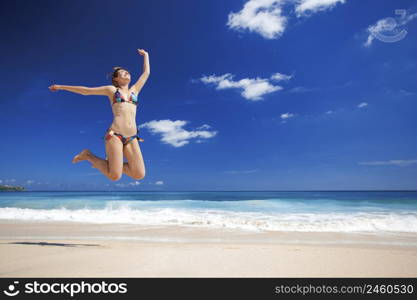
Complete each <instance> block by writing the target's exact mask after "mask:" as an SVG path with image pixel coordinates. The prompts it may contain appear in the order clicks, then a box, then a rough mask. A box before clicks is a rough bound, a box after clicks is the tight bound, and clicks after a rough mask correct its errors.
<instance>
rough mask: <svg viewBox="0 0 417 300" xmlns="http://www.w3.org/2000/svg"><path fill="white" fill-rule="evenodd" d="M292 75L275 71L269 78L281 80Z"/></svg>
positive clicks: (287, 78) (288, 78)
mask: <svg viewBox="0 0 417 300" xmlns="http://www.w3.org/2000/svg"><path fill="white" fill-rule="evenodd" d="M292 77H293V75H285V74H282V73H278V72H277V73H275V74H272V76H271V79H272V80H277V81H281V80H290V79H291V78H292Z"/></svg>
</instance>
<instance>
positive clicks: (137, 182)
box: [129, 181, 140, 185]
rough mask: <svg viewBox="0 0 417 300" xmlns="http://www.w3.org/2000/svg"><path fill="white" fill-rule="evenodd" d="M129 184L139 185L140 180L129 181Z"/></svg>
mask: <svg viewBox="0 0 417 300" xmlns="http://www.w3.org/2000/svg"><path fill="white" fill-rule="evenodd" d="M129 184H130V185H140V181H134V182H129Z"/></svg>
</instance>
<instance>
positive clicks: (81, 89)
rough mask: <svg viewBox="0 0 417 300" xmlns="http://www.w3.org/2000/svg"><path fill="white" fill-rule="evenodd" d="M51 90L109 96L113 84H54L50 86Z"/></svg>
mask: <svg viewBox="0 0 417 300" xmlns="http://www.w3.org/2000/svg"><path fill="white" fill-rule="evenodd" d="M49 89H50V90H51V91H58V90H64V91H69V92H73V93H77V94H81V95H103V96H107V95H109V94H110V93H111V92H112V89H111V85H105V86H99V87H94V88H90V87H86V86H74V85H60V84H54V85H51V86H50V87H49Z"/></svg>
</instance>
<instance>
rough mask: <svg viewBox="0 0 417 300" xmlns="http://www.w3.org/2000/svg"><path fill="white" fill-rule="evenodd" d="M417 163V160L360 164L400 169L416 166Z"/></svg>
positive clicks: (362, 163) (361, 163)
mask: <svg viewBox="0 0 417 300" xmlns="http://www.w3.org/2000/svg"><path fill="white" fill-rule="evenodd" d="M416 163H417V159H411V160H386V161H365V162H359V164H360V165H369V166H400V167H404V166H409V165H412V164H416Z"/></svg>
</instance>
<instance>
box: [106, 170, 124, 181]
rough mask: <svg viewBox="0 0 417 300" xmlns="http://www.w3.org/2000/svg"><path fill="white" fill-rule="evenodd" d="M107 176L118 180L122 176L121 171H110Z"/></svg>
mask: <svg viewBox="0 0 417 300" xmlns="http://www.w3.org/2000/svg"><path fill="white" fill-rule="evenodd" d="M109 178H110V180H112V181H118V180H119V179H120V178H122V173H118V172H110V174H109Z"/></svg>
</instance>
